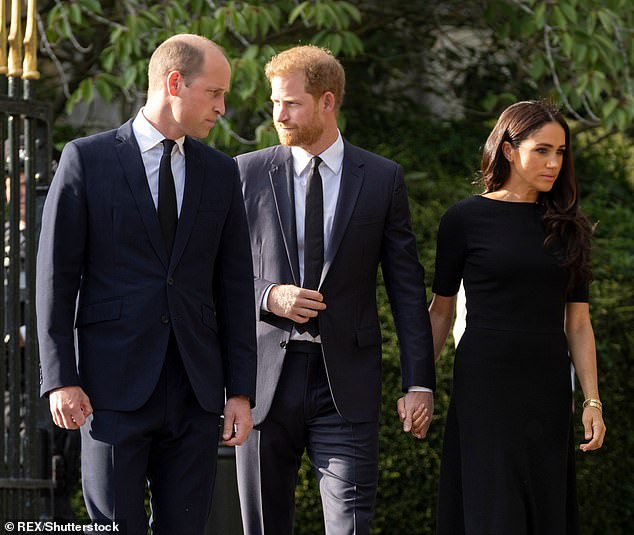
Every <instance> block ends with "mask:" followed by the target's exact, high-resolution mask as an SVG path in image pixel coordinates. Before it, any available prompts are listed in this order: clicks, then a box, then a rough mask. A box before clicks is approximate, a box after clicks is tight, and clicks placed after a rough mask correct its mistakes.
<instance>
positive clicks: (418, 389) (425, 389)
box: [407, 386, 433, 392]
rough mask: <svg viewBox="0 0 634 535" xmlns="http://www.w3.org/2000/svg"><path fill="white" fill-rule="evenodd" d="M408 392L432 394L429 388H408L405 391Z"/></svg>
mask: <svg viewBox="0 0 634 535" xmlns="http://www.w3.org/2000/svg"><path fill="white" fill-rule="evenodd" d="M407 391H408V392H433V390H432V389H431V388H427V387H426V386H410V387H409V388H408V389H407Z"/></svg>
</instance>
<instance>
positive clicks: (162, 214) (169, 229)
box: [158, 139, 178, 254]
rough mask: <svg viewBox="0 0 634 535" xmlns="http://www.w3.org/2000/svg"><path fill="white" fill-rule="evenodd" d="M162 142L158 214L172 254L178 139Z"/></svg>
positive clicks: (175, 211) (176, 220)
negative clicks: (174, 156) (174, 171)
mask: <svg viewBox="0 0 634 535" xmlns="http://www.w3.org/2000/svg"><path fill="white" fill-rule="evenodd" d="M161 143H163V155H162V156H161V164H160V166H159V198H158V216H159V221H160V222H161V231H162V232H163V239H164V240H165V245H167V252H168V253H169V254H172V246H173V245H174V236H175V235H176V225H177V224H178V210H177V208H176V187H175V186H174V175H173V174H172V149H173V148H174V145H175V144H176V141H174V140H172V139H164V140H163V141H161Z"/></svg>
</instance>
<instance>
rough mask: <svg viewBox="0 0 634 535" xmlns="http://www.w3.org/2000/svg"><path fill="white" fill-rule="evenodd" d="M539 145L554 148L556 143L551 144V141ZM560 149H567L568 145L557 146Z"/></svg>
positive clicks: (538, 144)
mask: <svg viewBox="0 0 634 535" xmlns="http://www.w3.org/2000/svg"><path fill="white" fill-rule="evenodd" d="M537 146H538V147H548V148H552V147H553V146H554V145H551V144H550V143H537ZM557 148H559V149H565V148H566V145H559V147H557Z"/></svg>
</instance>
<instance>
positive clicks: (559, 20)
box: [552, 5, 568, 30]
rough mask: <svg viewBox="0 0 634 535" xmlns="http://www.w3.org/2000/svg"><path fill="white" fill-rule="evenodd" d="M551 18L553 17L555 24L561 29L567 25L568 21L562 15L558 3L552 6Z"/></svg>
mask: <svg viewBox="0 0 634 535" xmlns="http://www.w3.org/2000/svg"><path fill="white" fill-rule="evenodd" d="M552 14H553V18H554V19H555V24H556V25H557V26H558V27H559V28H560V29H561V30H565V29H566V28H567V27H568V21H567V20H566V17H565V16H564V13H563V11H562V10H561V8H560V7H559V6H558V5H555V6H553V9H552Z"/></svg>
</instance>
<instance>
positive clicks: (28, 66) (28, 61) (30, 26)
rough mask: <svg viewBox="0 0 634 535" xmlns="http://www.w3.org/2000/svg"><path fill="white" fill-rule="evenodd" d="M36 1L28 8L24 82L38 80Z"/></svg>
mask: <svg viewBox="0 0 634 535" xmlns="http://www.w3.org/2000/svg"><path fill="white" fill-rule="evenodd" d="M36 3H37V2H36V0H28V2H27V7H26V28H25V29H24V63H23V65H22V68H23V70H24V72H23V73H22V78H23V79H24V80H38V79H39V78H40V73H39V71H38V70H37V21H36V19H35V17H36V13H37V8H36V6H35V5H36Z"/></svg>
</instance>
